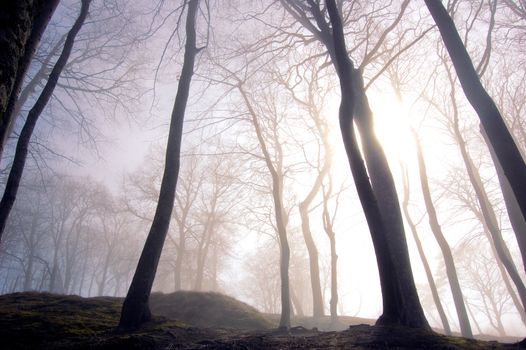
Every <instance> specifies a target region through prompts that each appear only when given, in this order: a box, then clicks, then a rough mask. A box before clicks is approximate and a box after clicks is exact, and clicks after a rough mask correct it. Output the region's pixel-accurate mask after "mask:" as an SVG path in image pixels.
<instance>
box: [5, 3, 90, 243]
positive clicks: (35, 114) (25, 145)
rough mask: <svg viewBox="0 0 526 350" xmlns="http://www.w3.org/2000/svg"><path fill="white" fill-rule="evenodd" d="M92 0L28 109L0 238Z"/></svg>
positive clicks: (85, 4)
mask: <svg viewBox="0 0 526 350" xmlns="http://www.w3.org/2000/svg"><path fill="white" fill-rule="evenodd" d="M90 3H91V0H82V6H81V9H80V14H79V17H78V18H77V20H76V21H75V23H74V24H73V27H72V28H71V30H70V31H69V33H68V36H67V38H66V41H65V43H64V48H63V49H62V53H61V54H60V57H59V58H58V60H57V62H56V63H55V66H54V67H53V70H52V71H51V74H50V75H49V79H48V81H47V83H46V85H45V86H44V89H43V90H42V93H41V94H40V96H39V97H38V100H37V101H36V102H35V105H34V106H33V108H31V110H30V111H29V113H28V115H27V119H26V122H25V124H24V127H23V128H22V131H21V132H20V136H19V138H18V142H17V145H16V151H15V158H14V160H13V165H12V166H11V171H10V172H9V177H8V178H7V183H6V187H5V190H4V195H3V197H2V201H1V202H0V240H1V238H2V234H3V232H4V230H5V226H6V223H7V218H8V217H9V213H10V212H11V208H12V207H13V204H14V203H15V199H16V195H17V192H18V187H19V185H20V180H21V179H22V173H23V172H24V166H25V163H26V158H27V153H28V150H29V141H30V140H31V135H32V134H33V130H34V129H35V125H36V123H37V121H38V118H39V117H40V115H41V114H42V111H43V110H44V108H45V107H46V105H47V103H48V101H49V99H50V98H51V95H52V94H53V91H54V90H55V87H56V85H57V82H58V79H59V77H60V73H61V72H62V70H63V69H64V66H65V65H66V63H67V61H68V58H69V55H70V54H71V50H72V48H73V44H74V43H75V37H76V35H77V33H78V32H79V31H80V28H82V25H83V24H84V21H85V19H86V17H87V15H88V10H89V5H90Z"/></svg>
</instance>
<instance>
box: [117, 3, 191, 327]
mask: <svg viewBox="0 0 526 350" xmlns="http://www.w3.org/2000/svg"><path fill="white" fill-rule="evenodd" d="M185 5H187V6H188V10H187V17H186V44H185V51H184V62H183V68H182V71H181V77H180V79H179V84H178V87H177V95H176V97H175V102H174V107H173V111H172V116H171V122H170V132H169V135H168V144H167V146H166V160H165V168H164V174H163V179H162V183H161V189H160V193H159V200H158V203H157V209H156V211H155V216H154V219H153V222H152V226H151V228H150V232H149V234H148V238H147V239H146V243H145V245H144V249H143V251H142V253H141V257H140V259H139V263H138V265H137V270H136V271H135V275H134V276H133V280H132V283H131V285H130V289H129V290H128V294H127V295H126V299H125V300H124V304H123V306H122V313H121V318H120V321H119V329H121V330H126V329H133V328H137V327H139V326H140V325H141V324H143V323H145V322H147V321H149V320H150V319H151V313H150V309H149V306H148V300H149V297H150V293H151V289H152V285H153V280H154V278H155V272H156V271H157V265H158V263H159V258H160V256H161V251H162V248H163V245H164V240H165V237H166V234H167V232H168V227H169V225H170V218H171V214H172V208H173V205H174V201H175V188H176V185H177V178H178V175H179V167H180V153H181V140H182V133H183V121H184V115H185V110H186V103H187V101H188V95H189V93H190V83H191V80H192V75H193V71H194V62H195V57H196V56H197V54H198V52H199V51H200V49H199V48H198V47H197V46H196V15H197V10H198V8H199V0H190V1H189V2H188V4H186V3H185Z"/></svg>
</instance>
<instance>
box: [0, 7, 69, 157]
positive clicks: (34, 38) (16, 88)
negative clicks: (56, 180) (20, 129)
mask: <svg viewBox="0 0 526 350" xmlns="http://www.w3.org/2000/svg"><path fill="white" fill-rule="evenodd" d="M59 2H60V0H45V1H42V0H40V1H35V4H37V3H40V6H39V8H38V10H37V13H36V16H35V19H34V21H33V23H32V27H31V34H30V35H29V38H28V39H27V42H26V45H25V49H24V55H23V56H22V59H21V60H20V61H19V63H18V69H17V73H16V79H15V81H14V83H13V90H12V92H11V94H10V95H9V101H8V103H7V106H6V109H5V112H4V113H3V115H2V116H1V117H0V159H1V158H2V155H3V151H4V146H5V143H6V141H7V137H8V136H9V131H10V130H11V125H12V124H13V121H14V119H15V118H16V114H14V110H15V105H16V102H17V100H18V95H19V94H20V89H21V88H22V83H23V82H24V78H25V76H26V72H27V69H28V68H29V64H30V63H31V60H32V59H33V55H34V54H35V51H36V48H37V46H38V43H39V42H40V38H41V37H42V34H43V33H44V31H45V29H46V27H47V25H48V23H49V20H50V19H51V16H53V13H54V12H55V9H56V8H57V6H58V3H59Z"/></svg>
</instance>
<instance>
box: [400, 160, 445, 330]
mask: <svg viewBox="0 0 526 350" xmlns="http://www.w3.org/2000/svg"><path fill="white" fill-rule="evenodd" d="M402 171H403V172H404V199H403V202H402V208H403V211H404V215H405V218H406V220H407V223H408V225H409V228H410V229H411V233H412V234H413V238H414V240H415V243H416V248H417V250H418V255H419V256H420V260H422V265H423V266H424V270H425V272H426V277H427V282H428V283H429V288H430V289H431V295H432V296H433V301H434V302H435V305H436V308H437V311H438V314H439V316H440V320H441V321H442V326H443V327H444V333H445V334H446V335H451V327H450V326H449V321H448V320H447V316H446V312H445V311H444V307H443V306H442V302H441V301H440V296H439V294H438V289H437V286H436V284H435V280H434V278H433V273H432V272H431V268H430V267H429V263H428V261H427V258H426V255H425V253H424V248H423V247H422V242H421V241H420V238H419V237H418V231H417V229H416V225H415V223H414V222H413V220H412V219H411V214H410V213H409V193H410V191H409V179H408V176H407V170H406V169H405V168H404V169H402Z"/></svg>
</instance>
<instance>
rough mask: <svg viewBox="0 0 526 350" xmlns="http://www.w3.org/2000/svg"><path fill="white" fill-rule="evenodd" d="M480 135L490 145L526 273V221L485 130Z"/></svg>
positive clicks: (481, 130) (481, 129)
mask: <svg viewBox="0 0 526 350" xmlns="http://www.w3.org/2000/svg"><path fill="white" fill-rule="evenodd" d="M480 133H481V134H482V136H483V137H484V141H485V142H486V144H487V145H488V148H489V151H490V154H491V158H492V159H493V164H495V169H496V171H497V177H498V179H499V184H500V188H501V190H502V195H503V197H504V204H505V205H506V209H507V211H508V217H509V219H510V223H511V227H512V228H513V232H514V233H515V237H516V238H517V243H518V245H519V251H520V252H521V257H522V266H523V268H524V271H526V220H525V219H524V216H522V213H521V210H520V208H519V204H518V203H517V198H515V194H514V193H513V190H512V189H511V186H510V182H509V181H508V178H507V177H506V176H505V175H504V171H503V169H502V165H500V161H499V159H498V158H497V155H496V154H495V151H494V150H493V147H492V146H491V143H490V142H489V139H488V135H487V134H486V132H485V131H484V129H483V128H482V127H481V128H480Z"/></svg>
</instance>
